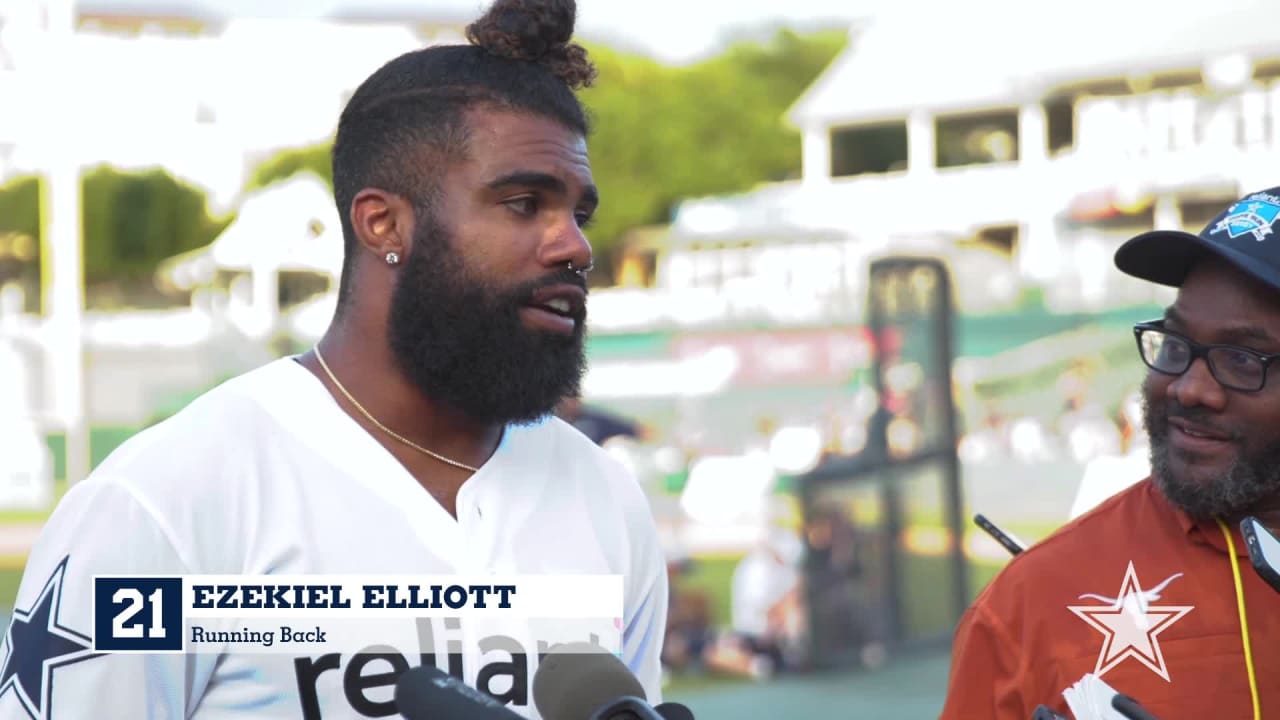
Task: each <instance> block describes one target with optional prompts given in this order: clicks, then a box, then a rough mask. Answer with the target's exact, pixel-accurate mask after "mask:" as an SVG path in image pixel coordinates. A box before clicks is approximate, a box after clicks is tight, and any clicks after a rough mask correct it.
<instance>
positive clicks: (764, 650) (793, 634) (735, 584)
mask: <svg viewBox="0 0 1280 720" xmlns="http://www.w3.org/2000/svg"><path fill="white" fill-rule="evenodd" d="M803 555H804V546H803V543H802V541H801V540H800V538H799V537H798V536H797V535H796V534H795V533H794V532H791V531H787V530H783V529H781V528H777V529H774V530H772V531H770V532H769V533H768V534H767V535H766V536H765V538H764V539H763V540H762V541H761V542H760V543H758V544H757V545H756V547H754V548H753V549H752V550H751V552H749V553H747V555H746V556H744V557H743V558H742V560H740V561H739V562H738V565H737V567H736V568H735V569H734V571H733V580H732V585H731V602H732V605H731V616H732V617H731V626H730V628H729V630H728V631H727V632H725V633H723V634H722V635H721V636H720V637H719V638H718V639H717V641H716V642H715V644H714V645H712V646H711V647H709V648H708V649H707V654H706V661H707V666H708V667H709V668H711V669H712V670H716V671H720V672H725V673H730V674H735V675H745V676H748V677H752V678H755V679H757V680H762V679H767V678H770V677H772V676H773V675H774V674H776V673H777V672H780V671H784V670H787V669H790V668H792V667H794V666H795V665H796V664H797V663H798V661H797V655H798V654H799V653H798V651H799V650H800V647H799V646H800V645H801V643H802V642H803V638H802V633H803V626H804V613H803V608H804V604H803V602H802V588H803V585H802V579H803V578H802V568H801V560H802V559H803Z"/></svg>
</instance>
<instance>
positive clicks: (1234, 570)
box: [1215, 518, 1262, 720]
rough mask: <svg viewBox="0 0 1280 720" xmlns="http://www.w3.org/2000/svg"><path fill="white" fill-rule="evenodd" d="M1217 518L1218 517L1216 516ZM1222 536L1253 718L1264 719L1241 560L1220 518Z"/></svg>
mask: <svg viewBox="0 0 1280 720" xmlns="http://www.w3.org/2000/svg"><path fill="white" fill-rule="evenodd" d="M1215 519H1216V518H1215ZM1218 527H1220V528H1222V536H1223V537H1225V538H1226V539H1227V555H1228V556H1229V557H1230V558H1231V576H1232V578H1233V579H1234V580H1235V584H1236V608H1237V609H1238V610H1239V611H1240V642H1241V643H1242V644H1243V645H1244V666H1245V669H1246V670H1247V671H1248V672H1249V694H1250V696H1251V697H1252V698H1253V720H1262V707H1261V705H1260V704H1259V702H1258V678H1257V677H1256V676H1255V675H1254V673H1253V652H1252V650H1250V648H1249V616H1248V614H1246V613H1245V609H1244V584H1243V583H1242V582H1241V581H1240V561H1239V560H1238V559H1237V558H1236V542H1235V540H1234V539H1233V538H1232V535H1231V531H1230V530H1229V529H1227V524H1226V523H1224V522H1222V520H1218Z"/></svg>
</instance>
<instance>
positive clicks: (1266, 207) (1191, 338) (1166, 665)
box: [941, 188, 1280, 720]
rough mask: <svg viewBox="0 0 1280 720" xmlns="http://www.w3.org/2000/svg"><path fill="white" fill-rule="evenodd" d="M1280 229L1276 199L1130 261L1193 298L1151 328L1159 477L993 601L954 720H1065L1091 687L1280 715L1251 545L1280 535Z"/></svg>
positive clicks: (967, 634) (960, 687) (1277, 645)
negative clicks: (1050, 716) (1250, 536)
mask: <svg viewBox="0 0 1280 720" xmlns="http://www.w3.org/2000/svg"><path fill="white" fill-rule="evenodd" d="M1278 229H1280V188H1273V189H1271V190H1267V191H1265V192H1257V193H1252V194H1250V195H1248V196H1246V197H1244V198H1242V199H1241V200H1239V201H1238V202H1236V203H1233V204H1231V205H1230V206H1229V207H1227V208H1226V209H1225V210H1223V211H1221V212H1220V213H1219V214H1218V215H1217V217H1215V218H1214V219H1213V220H1212V221H1211V222H1210V223H1209V224H1208V225H1207V226H1205V227H1204V229H1203V230H1202V231H1201V232H1200V234H1199V235H1192V234H1190V233H1186V232H1182V231H1168V230H1156V231H1152V232H1148V233H1144V234H1142V235H1139V236H1137V237H1134V238H1132V239H1130V240H1129V241H1128V242H1127V243H1125V244H1124V245H1123V246H1121V247H1120V249H1119V250H1118V251H1117V253H1116V255H1115V263H1116V266H1117V267H1118V268H1119V269H1120V270H1121V271H1123V272H1125V273H1127V274H1129V275H1132V276H1134V277H1137V278H1140V279H1143V280H1147V281H1150V282H1155V283H1160V284H1163V285H1169V286H1173V287H1176V288H1177V289H1178V291H1177V298H1176V300H1175V301H1174V302H1173V304H1172V305H1171V306H1170V307H1169V308H1167V309H1166V311H1165V313H1164V317H1163V318H1161V319H1159V320H1154V321H1151V322H1145V323H1139V324H1138V325H1136V326H1135V327H1134V335H1135V340H1136V342H1137V347H1136V348H1135V349H1136V350H1137V351H1138V355H1139V358H1138V361H1140V362H1142V363H1143V364H1145V365H1146V367H1147V374H1146V379H1145V381H1144V383H1143V385H1142V420H1143V425H1144V427H1145V428H1146V431H1147V436H1148V441H1149V442H1150V444H1151V453H1150V457H1151V473H1150V475H1149V477H1146V478H1145V479H1143V480H1141V481H1140V482H1137V483H1136V484H1134V485H1132V486H1131V487H1129V488H1127V489H1124V490H1121V491H1120V492H1118V493H1116V494H1115V495H1113V496H1112V497H1110V498H1109V499H1107V500H1105V501H1103V502H1102V503H1101V504H1099V505H1098V506H1097V507H1095V508H1094V509H1093V510H1091V511H1089V512H1087V513H1085V514H1084V515H1082V516H1080V517H1078V518H1076V519H1074V520H1072V521H1070V522H1068V523H1067V524H1066V525H1065V526H1063V527H1062V528H1061V529H1059V530H1058V531H1057V532H1055V533H1054V534H1053V535H1051V536H1050V537H1048V538H1047V539H1045V540H1043V541H1041V542H1039V543H1037V544H1036V545H1035V546H1033V547H1031V548H1029V549H1028V550H1026V551H1025V552H1023V553H1021V554H1019V555H1017V556H1016V557H1014V558H1013V560H1012V561H1010V562H1009V564H1008V565H1007V566H1005V568H1004V569H1003V570H1002V571H1001V572H1000V574H999V575H998V576H996V578H995V579H994V580H992V581H991V583H990V584H989V585H988V586H987V587H986V588H985V589H984V590H983V591H982V593H981V594H980V595H979V596H978V598H977V599H976V600H975V601H974V603H973V604H972V606H971V607H970V608H969V609H968V610H967V611H966V613H965V615H964V617H963V618H962V619H961V621H960V624H959V627H958V628H957V630H956V633H955V638H954V645H953V647H954V650H953V661H952V665H951V677H950V683H949V686H948V693H947V699H946V703H945V707H944V709H943V711H942V715H941V717H942V720H961V719H963V720H970V719H971V718H991V719H993V720H1026V718H1029V717H1031V715H1032V713H1033V712H1034V710H1035V709H1036V707H1037V706H1038V705H1041V704H1043V705H1046V706H1048V707H1050V708H1051V709H1053V710H1055V711H1057V712H1058V713H1062V714H1065V713H1066V712H1068V708H1067V704H1066V701H1065V699H1064V697H1063V691H1064V690H1065V689H1067V688H1069V687H1071V686H1072V685H1073V684H1075V683H1077V682H1079V681H1080V680H1081V679H1082V678H1084V676H1085V675H1086V674H1093V675H1095V676H1101V679H1102V681H1103V682H1105V683H1106V684H1107V685H1109V686H1110V687H1112V688H1114V689H1115V690H1116V691H1118V692H1120V693H1124V694H1126V695H1129V696H1130V697H1133V698H1135V699H1137V701H1138V702H1140V703H1141V704H1142V705H1144V706H1145V707H1146V708H1147V709H1148V710H1149V711H1150V712H1151V713H1152V714H1153V715H1155V716H1156V717H1159V718H1162V720H1199V719H1200V718H1207V717H1214V718H1246V717H1255V718H1256V717H1261V716H1262V709H1263V708H1270V709H1269V710H1267V713H1268V714H1270V713H1272V712H1274V711H1275V709H1276V708H1278V707H1280V682H1278V681H1277V680H1278V678H1280V675H1277V673H1276V672H1275V668H1276V667H1280V594H1277V593H1276V592H1275V591H1274V590H1273V589H1272V588H1271V587H1270V586H1269V585H1267V583H1266V582H1265V581H1264V580H1263V579H1262V578H1261V577H1260V576H1259V575H1258V574H1257V573H1255V572H1252V571H1251V568H1250V567H1249V556H1248V552H1247V549H1246V546H1245V543H1244V539H1243V537H1242V536H1241V533H1240V530H1239V525H1240V522H1241V520H1242V519H1243V518H1244V517H1247V516H1255V517H1257V518H1258V519H1259V520H1260V521H1261V522H1263V523H1264V524H1265V525H1266V526H1267V527H1268V528H1270V529H1271V530H1272V531H1273V532H1274V531H1280V381H1278V380H1277V377H1276V372H1275V365H1274V362H1275V360H1276V359H1277V357H1280V234H1277V230H1278ZM1242 566H1243V567H1242ZM1246 628H1247V630H1246Z"/></svg>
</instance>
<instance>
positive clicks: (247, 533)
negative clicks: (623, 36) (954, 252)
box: [0, 0, 667, 720]
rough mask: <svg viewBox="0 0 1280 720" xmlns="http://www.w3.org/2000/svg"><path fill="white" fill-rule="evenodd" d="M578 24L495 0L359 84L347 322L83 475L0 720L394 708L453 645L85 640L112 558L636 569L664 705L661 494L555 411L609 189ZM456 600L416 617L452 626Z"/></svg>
mask: <svg viewBox="0 0 1280 720" xmlns="http://www.w3.org/2000/svg"><path fill="white" fill-rule="evenodd" d="M575 20H576V5H575V3H574V2H572V0H498V1H497V2H496V3H495V4H494V5H493V6H492V7H491V8H490V9H489V10H488V12H487V13H486V14H485V15H484V16H483V17H482V18H481V19H480V20H478V21H477V22H475V23H473V24H472V25H470V26H469V27H468V29H467V37H468V39H469V41H470V42H469V43H468V44H461V45H452V46H433V47H429V48H426V49H422V50H418V51H414V52H410V53H407V54H405V55H402V56H400V57H398V58H396V59H394V60H391V61H390V62H388V63H387V64H385V65H384V66H382V67H381V68H380V69H378V70H377V71H376V72H374V73H373V74H372V75H371V76H370V77H369V78H368V79H366V80H365V81H364V82H363V83H362V84H361V86H360V87H359V88H358V89H357V90H356V92H355V93H354V95H353V96H352V97H351V99H350V101H349V103H348V104H347V106H346V108H345V109H344V111H343V113H342V116H341V118H340V120H339V124H338V131H337V137H336V140H335V143H334V148H333V170H334V186H335V196H336V201H337V204H338V207H339V210H340V215H341V217H342V219H343V236H344V240H345V253H346V256H345V263H344V267H343V271H342V276H341V284H340V288H339V301H338V309H337V312H336V314H335V317H334V319H333V322H332V324H331V326H330V328H329V329H328V331H327V332H326V334H325V335H324V337H323V339H321V341H320V342H319V344H318V345H317V347H315V348H314V349H313V350H311V351H310V352H307V353H304V354H302V355H300V356H297V357H287V358H282V359H280V360H277V361H275V362H273V363H270V364H268V365H266V366H264V367H262V368H259V369H257V370H254V371H252V372H249V373H247V374H245V375H243V376H240V377H237V378H235V379H233V380H231V381H229V382H226V383H224V384H222V385H221V386H220V387H218V388H216V389H214V390H212V391H210V392H209V393H207V394H205V395H203V396H202V397H200V398H198V399H197V400H195V401H194V402H192V403H191V404H190V405H188V406H187V407H186V408H185V409H183V410H182V411H181V412H179V413H178V414H177V415H175V416H174V417H172V418H170V419H168V420H166V421H164V422H162V423H160V424H158V425H156V426H154V427H151V428H149V429H147V430H145V431H143V432H141V433H139V434H138V435H135V436H134V437H133V438H131V439H130V440H129V441H128V442H126V443H125V444H124V445H123V446H122V447H121V448H119V449H118V450H117V451H116V452H115V453H113V454H112V455H111V456H110V457H109V458H108V459H107V460H106V461H105V462H103V463H102V464H101V465H100V466H99V467H98V468H97V469H96V470H95V471H94V473H93V474H92V476H91V477H89V478H88V479H87V480H85V481H83V482H80V483H78V484H77V485H75V486H74V487H73V489H72V490H71V491H70V492H69V493H68V494H67V495H66V497H65V498H64V499H63V500H62V502H61V503H60V504H59V506H58V507H57V509H56V510H55V511H54V513H53V515H52V517H51V518H50V519H49V522H48V524H47V526H46V527H45V528H44V530H43V533H42V534H41V536H40V538H39V539H38V541H37V542H36V543H35V546H34V548H33V549H32V552H31V555H30V559H29V561H28V564H27V566H26V569H25V573H24V576H23V580H22V583H21V586H20V588H19V590H18V593H17V602H16V606H17V611H16V612H15V617H14V620H13V622H12V624H11V625H10V627H9V630H8V633H7V634H6V636H5V643H4V645H5V653H4V664H3V667H2V668H0V683H2V684H0V688H2V689H0V717H22V716H34V717H44V716H45V714H46V713H47V712H48V711H49V709H50V708H51V707H53V706H54V705H56V707H57V715H56V716H57V717H59V718H75V717H93V718H122V719H124V718H128V719H129V720H134V719H136V718H147V717H151V718H157V717H165V718H196V719H197V720H199V719H200V718H206V717H209V718H212V717H216V718H230V717H254V718H292V719H297V718H304V719H306V720H316V719H318V718H321V717H324V718H334V717H353V716H357V715H358V716H363V717H385V716H390V715H393V714H395V706H394V702H393V701H392V700H390V699H389V698H390V696H391V690H392V687H393V686H394V685H395V682H396V679H397V677H398V676H399V675H400V674H401V673H402V672H403V671H405V670H407V669H408V668H409V667H410V665H411V664H416V663H418V662H421V661H420V660H419V658H420V657H423V656H424V655H428V654H430V655H432V656H438V657H439V658H440V659H439V661H438V662H440V663H444V662H445V658H446V656H445V654H444V653H443V652H440V649H439V648H437V647H435V641H430V640H424V639H423V635H422V634H421V633H422V632H423V630H422V626H421V625H419V624H417V623H415V622H414V621H413V620H411V619H405V620H404V621H403V627H401V628H399V629H397V630H395V631H392V632H391V634H390V636H389V637H383V636H379V637H371V638H369V640H370V642H369V645H370V646H373V645H379V646H380V648H379V649H377V650H373V649H372V648H371V649H370V651H369V652H374V653H376V654H375V655H370V654H368V652H365V651H357V650H354V649H353V651H352V653H346V652H343V653H339V652H335V653H332V654H327V655H323V656H318V657H312V656H306V655H300V656H296V657H295V656H293V655H291V654H287V653H275V654H256V653H252V652H242V651H237V650H236V649H234V648H229V649H227V650H225V651H223V652H221V653H217V654H214V653H209V654H186V655H183V654H168V655H154V654H110V655H94V654H92V653H91V652H90V650H89V645H88V637H89V635H88V633H90V632H92V628H91V627H90V623H91V617H92V610H93V608H92V599H93V596H94V593H93V591H92V580H91V578H92V577H93V576H94V575H98V574H108V575H170V576H172V575H181V574H235V575H274V574H317V575H325V574H338V575H355V574H361V575H363V574H394V575H404V574H414V575H453V574H468V575H489V574H492V573H495V572H500V573H503V574H508V575H519V574H526V573H555V574H600V575H621V576H623V578H624V593H625V596H624V598H623V599H622V600H623V604H622V607H623V613H624V617H623V618H622V622H621V635H622V645H621V658H622V660H623V661H624V662H625V663H626V665H627V666H628V667H629V668H630V669H631V670H632V672H634V673H635V675H636V676H637V677H638V678H639V680H640V682H641V683H642V684H643V686H644V688H645V692H646V694H647V696H648V700H649V701H650V702H652V703H655V704H656V703H659V702H661V687H660V665H659V656H660V653H661V649H662V641H663V631H664V628H665V624H666V612H667V573H666V571H665V567H664V557H663V552H662V548H661V546H660V544H659V541H658V536H657V531H656V528H655V525H654V521H653V518H652V516H651V514H650V511H649V507H648V503H647V500H646V498H645V497H644V495H643V493H642V491H641V489H640V488H639V486H638V484H637V483H636V481H635V479H634V478H632V477H629V476H628V473H627V472H626V470H625V469H624V468H622V467H621V466H620V465H618V464H617V463H616V462H615V461H613V460H612V459H611V458H609V457H608V455H607V454H606V453H605V452H604V451H603V450H601V449H600V448H599V447H598V446H596V445H595V444H594V443H592V442H591V440H590V439H588V438H587V437H585V436H583V435H582V434H581V433H580V432H578V431H576V430H574V429H573V428H571V427H570V426H569V425H568V424H566V423H564V422H563V421H561V420H559V419H557V418H554V417H549V416H550V414H551V413H552V411H553V409H554V408H555V405H556V404H557V403H558V402H559V400H560V399H561V398H563V397H565V396H572V395H576V394H577V392H578V387H579V383H580V380H581V376H582V372H583V367H584V349H583V337H584V330H585V312H586V310H585V293H586V280H585V274H586V272H587V271H588V270H589V269H590V267H591V260H592V252H591V247H590V245H589V244H588V242H587V239H586V237H585V236H584V234H583V226H584V225H586V224H587V222H589V221H590V219H591V216H592V214H593V213H594V212H595V210H596V206H597V203H598V201H599V199H598V196H597V190H596V187H595V185H594V183H593V180H592V174H591V167H590V162H589V160H588V155H587V146H586V137H587V134H588V127H587V118H586V116H585V113H584V111H583V108H582V106H581V104H580V102H579V100H578V98H577V97H576V95H575V92H574V91H575V90H576V89H577V88H579V87H583V86H585V85H589V84H590V82H591V81H592V80H593V78H594V76H595V69H594V67H593V66H592V65H591V63H590V62H589V61H588V59H587V57H586V51H585V50H584V49H583V48H582V47H581V46H579V45H577V44H575V43H573V42H572V40H571V38H572V34H573V29H574V24H575ZM442 620H443V619H442V618H432V619H429V620H426V619H424V622H427V623H429V625H430V626H432V627H433V629H434V633H435V635H434V636H435V637H437V638H440V637H442V635H443V633H445V632H449V631H450V628H449V625H448V623H447V622H440V621H442ZM459 622H461V624H462V625H463V627H462V628H461V629H462V630H464V631H465V632H463V633H462V637H463V638H465V641H463V640H457V641H455V640H450V641H449V646H450V647H452V646H453V643H454V642H458V643H459V644H458V650H457V651H454V650H450V651H449V653H450V655H449V657H450V659H449V665H450V666H452V665H453V664H454V660H453V659H452V657H454V654H455V653H456V655H457V656H458V657H459V659H460V660H461V670H462V673H463V676H464V677H463V679H464V681H466V682H470V683H477V684H478V685H479V687H480V689H481V690H482V691H485V692H489V693H490V694H494V695H495V696H498V697H500V698H501V699H502V700H503V701H504V702H506V703H508V704H509V705H510V707H511V709H512V710H514V711H515V712H517V713H519V714H522V715H526V716H529V717H536V716H537V714H536V711H535V710H534V708H533V707H532V703H531V702H530V700H529V698H530V697H531V690H530V687H529V683H530V681H531V680H532V675H533V673H534V671H535V669H536V664H537V659H538V658H537V654H536V653H537V652H538V649H537V647H536V646H531V647H526V648H524V657H522V658H520V659H519V661H518V662H517V661H515V660H513V658H512V657H509V656H507V655H503V656H502V658H501V660H495V659H493V656H492V654H491V652H490V651H487V650H483V649H482V647H481V646H480V644H479V643H482V642H483V636H484V633H483V632H479V631H481V630H483V628H482V627H476V626H471V627H470V628H469V629H468V626H469V625H470V623H471V621H470V620H466V621H459ZM54 628H57V630H56V631H55V630H54ZM453 634H454V635H455V636H457V635H458V633H457V631H453ZM537 639H538V640H543V638H537ZM581 639H583V638H582V636H581V635H578V636H577V637H568V638H565V637H557V638H546V639H545V640H546V641H548V642H563V641H565V640H581ZM424 642H426V643H430V644H431V645H432V646H431V647H420V645H419V643H424ZM439 645H440V648H443V647H444V641H443V640H441V641H440V643H439ZM393 648H394V650H395V651H398V652H399V653H401V654H396V653H395V652H393ZM353 653H354V654H353ZM371 660H378V661H379V662H382V663H383V664H384V667H383V668H380V672H379V673H377V674H375V673H370V672H367V671H364V670H363V669H364V668H365V667H366V666H368V665H369V663H370V661H371ZM387 666H389V667H387ZM514 668H522V669H523V670H522V671H516V670H514ZM495 678H497V679H496V680H495ZM55 679H56V681H57V682H56V683H55V682H54V680H55ZM482 679H483V680H482ZM490 683H493V684H494V685H496V687H489V684H490Z"/></svg>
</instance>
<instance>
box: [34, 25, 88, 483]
mask: <svg viewBox="0 0 1280 720" xmlns="http://www.w3.org/2000/svg"><path fill="white" fill-rule="evenodd" d="M45 7H46V11H47V13H48V15H47V19H48V28H47V33H48V35H47V39H48V43H47V44H46V52H47V53H48V54H47V55H46V56H45V63H44V72H46V73H50V74H51V75H52V76H53V77H54V78H56V79H57V80H60V81H61V82H57V83H54V84H53V87H51V88H50V89H51V90H52V92H51V93H49V95H47V96H46V97H54V98H57V97H59V96H61V101H60V102H58V103H56V104H54V103H50V104H49V105H46V106H45V107H46V109H47V111H49V112H50V114H51V115H53V116H55V117H50V118H49V120H50V121H51V123H50V124H49V125H48V126H47V129H46V131H45V132H46V134H45V135H44V137H43V138H42V140H44V141H45V149H46V150H47V152H46V153H45V158H46V161H47V163H48V164H47V165H46V176H45V185H44V193H43V195H42V198H41V206H42V207H41V211H42V217H43V219H44V222H45V226H44V229H45V237H44V243H43V250H42V253H43V257H42V258H41V267H42V268H43V272H42V274H43V276H44V277H43V283H42V284H43V289H44V298H43V299H44V312H45V314H46V322H47V330H48V335H47V337H48V339H49V343H48V345H47V346H46V347H47V348H48V352H49V356H48V360H49V365H48V367H49V368H50V370H51V371H52V372H50V374H49V377H50V378H51V380H52V387H51V388H50V390H51V396H52V400H53V409H54V414H55V416H56V417H57V419H58V421H59V423H60V424H61V425H62V427H63V429H64V431H65V432H66V438H67V445H66V460H67V466H66V472H67V478H66V479H67V482H68V484H75V483H76V482H79V481H80V480H83V479H84V478H85V476H87V475H88V474H89V428H88V423H87V421H86V418H85V393H84V338H83V315H84V267H83V260H82V256H83V248H82V242H83V240H82V237H83V233H82V220H81V201H80V158H79V153H78V147H77V143H76V140H75V138H76V131H75V128H74V126H73V125H72V123H73V122H74V121H75V117H74V115H75V112H74V110H73V109H72V108H74V107H75V103H74V102H73V97H72V95H71V94H72V93H74V92H75V88H74V86H73V85H72V84H71V83H70V82H68V81H69V80H70V78H71V72H73V70H72V69H73V68H75V67H76V65H77V63H76V62H75V61H74V58H73V55H74V48H73V42H74V38H73V34H74V33H75V0H48V2H47V4H46V6H45Z"/></svg>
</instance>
